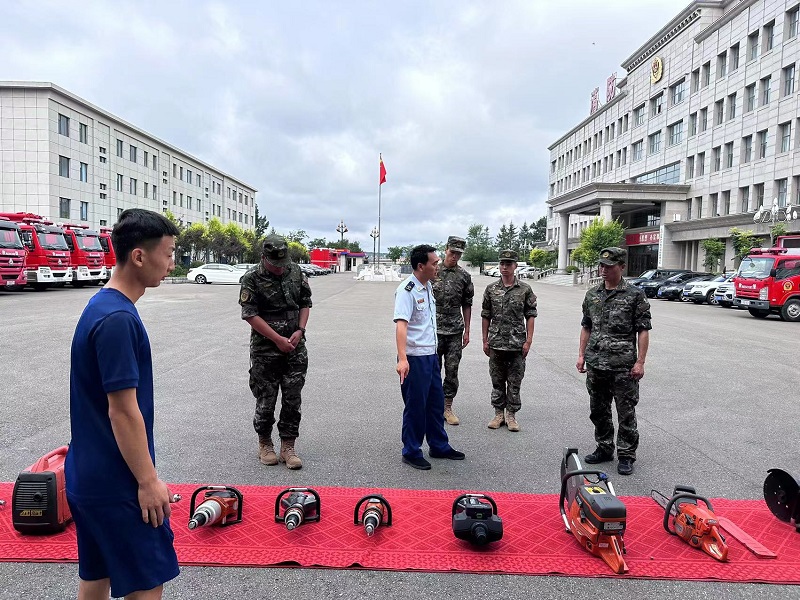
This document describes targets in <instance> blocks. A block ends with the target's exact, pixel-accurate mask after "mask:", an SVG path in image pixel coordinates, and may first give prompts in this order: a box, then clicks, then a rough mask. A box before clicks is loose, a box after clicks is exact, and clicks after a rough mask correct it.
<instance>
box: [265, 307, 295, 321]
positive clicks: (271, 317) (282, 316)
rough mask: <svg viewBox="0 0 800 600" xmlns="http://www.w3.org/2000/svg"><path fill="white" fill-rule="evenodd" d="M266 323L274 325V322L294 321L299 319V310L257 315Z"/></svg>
mask: <svg viewBox="0 0 800 600" xmlns="http://www.w3.org/2000/svg"><path fill="white" fill-rule="evenodd" d="M258 316H259V317H261V318H262V319H264V320H265V321H266V322H267V323H274V322H276V321H295V320H297V319H299V318H300V311H299V310H285V311H283V312H279V313H268V314H266V315H258Z"/></svg>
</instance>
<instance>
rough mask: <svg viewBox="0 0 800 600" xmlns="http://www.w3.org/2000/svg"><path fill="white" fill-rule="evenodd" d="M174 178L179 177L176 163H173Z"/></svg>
mask: <svg viewBox="0 0 800 600" xmlns="http://www.w3.org/2000/svg"><path fill="white" fill-rule="evenodd" d="M172 176H173V177H177V176H178V165H176V164H175V163H172Z"/></svg>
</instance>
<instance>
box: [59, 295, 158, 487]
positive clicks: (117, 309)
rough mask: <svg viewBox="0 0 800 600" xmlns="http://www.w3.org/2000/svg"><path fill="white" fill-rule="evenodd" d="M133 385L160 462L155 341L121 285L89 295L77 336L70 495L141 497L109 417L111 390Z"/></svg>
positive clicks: (72, 375) (68, 466)
mask: <svg viewBox="0 0 800 600" xmlns="http://www.w3.org/2000/svg"><path fill="white" fill-rule="evenodd" d="M129 388H136V398H137V401H138V403H139V410H140V411H141V412H142V417H144V425H145V430H146V432H147V446H148V449H149V450H150V457H151V459H152V460H153V464H155V450H154V448H153V363H152V360H151V357H150V340H149V339H148V337H147V332H146V331H145V328H144V325H143V324H142V321H141V319H140V318H139V313H138V312H137V310H136V307H135V306H134V305H133V302H131V301H130V300H129V299H128V298H127V297H126V296H125V295H124V294H122V293H121V292H118V291H117V290H112V289H102V290H100V291H99V292H97V294H95V295H94V296H93V297H92V299H91V300H89V303H88V304H87V305H86V308H85V309H84V310H83V314H82V315H81V318H80V319H79V321H78V325H77V327H76V328H75V336H74V337H73V338H72V357H71V369H70V401H69V402H70V422H71V429H72V441H71V442H70V446H69V452H68V453H67V460H66V464H65V476H66V481H67V492H68V493H69V494H70V495H71V496H73V497H75V498H80V499H105V498H109V499H110V498H115V499H119V500H123V499H133V500H136V499H137V497H138V489H139V485H138V483H137V481H136V478H135V477H134V476H133V473H132V472H131V470H130V469H129V468H128V465H127V463H126V462H125V459H124V458H123V457H122V453H121V452H120V451H119V447H118V446H117V441H116V439H115V438H114V432H113V431H112V429H111V419H110V418H109V416H108V397H107V394H108V393H110V392H117V391H120V390H125V389H129Z"/></svg>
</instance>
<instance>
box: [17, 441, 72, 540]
mask: <svg viewBox="0 0 800 600" xmlns="http://www.w3.org/2000/svg"><path fill="white" fill-rule="evenodd" d="M67 450H68V447H67V446H62V447H61V448H56V449H55V450H53V451H52V452H50V453H48V454H46V455H44V456H43V457H42V458H40V459H39V460H38V461H36V463H35V464H33V465H31V466H30V467H28V468H27V469H25V470H24V471H22V473H20V474H19V476H18V477H17V481H16V483H15V484H14V492H13V495H12V498H11V519H12V523H13V525H14V529H16V530H17V531H19V532H20V533H22V534H26V535H40V534H49V533H58V532H60V531H63V530H64V528H65V527H66V526H67V525H68V524H69V522H70V521H71V520H72V513H71V512H70V510H69V505H68V504H67V489H66V483H65V480H64V461H65V460H66V458H67Z"/></svg>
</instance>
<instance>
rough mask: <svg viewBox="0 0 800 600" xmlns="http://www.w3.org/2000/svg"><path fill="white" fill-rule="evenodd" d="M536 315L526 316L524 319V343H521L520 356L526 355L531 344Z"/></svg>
mask: <svg viewBox="0 0 800 600" xmlns="http://www.w3.org/2000/svg"><path fill="white" fill-rule="evenodd" d="M535 320H536V317H528V318H527V319H526V320H525V333H526V335H525V343H524V344H522V356H524V357H527V356H528V352H530V351H531V344H532V343H533V327H534V321H535Z"/></svg>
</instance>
